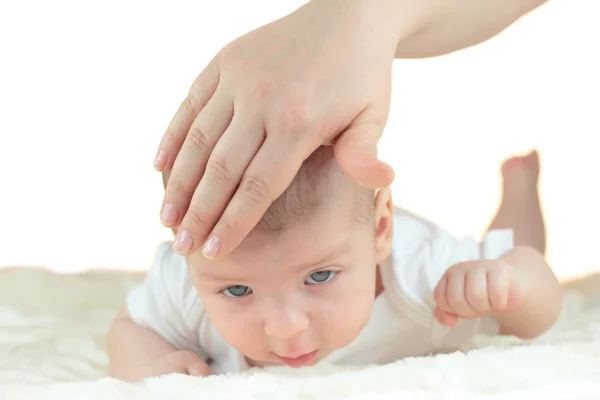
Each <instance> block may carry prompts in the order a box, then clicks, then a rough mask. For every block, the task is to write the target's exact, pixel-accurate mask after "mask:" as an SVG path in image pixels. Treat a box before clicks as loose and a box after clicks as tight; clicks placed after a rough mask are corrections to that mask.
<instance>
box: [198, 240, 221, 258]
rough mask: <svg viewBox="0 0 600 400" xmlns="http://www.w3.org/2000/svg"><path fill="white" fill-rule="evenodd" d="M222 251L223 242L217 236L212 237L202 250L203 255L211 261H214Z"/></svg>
mask: <svg viewBox="0 0 600 400" xmlns="http://www.w3.org/2000/svg"><path fill="white" fill-rule="evenodd" d="M219 250H221V241H220V240H219V238H218V237H216V236H215V235H210V236H209V238H208V240H207V241H206V243H204V249H202V255H203V256H204V257H205V258H208V259H209V260H212V259H213V258H215V257H216V256H217V254H218V253H219Z"/></svg>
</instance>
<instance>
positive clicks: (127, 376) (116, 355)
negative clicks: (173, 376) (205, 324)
mask: <svg viewBox="0 0 600 400" xmlns="http://www.w3.org/2000/svg"><path fill="white" fill-rule="evenodd" d="M107 342H108V343H107V348H108V357H109V360H110V366H109V374H110V376H111V377H113V378H117V379H121V380H125V381H130V382H131V381H137V380H140V379H142V378H146V377H150V376H159V375H163V374H168V373H181V374H187V375H195V376H207V375H210V374H211V370H210V368H209V367H208V364H207V363H206V362H205V361H204V360H202V359H201V358H200V357H198V355H196V354H194V353H192V352H190V351H178V350H177V349H175V348H174V347H173V346H172V345H171V344H170V343H169V342H167V341H166V340H165V339H164V338H162V337H161V336H159V335H158V334H156V333H155V332H153V331H152V330H150V329H147V328H144V327H141V326H139V325H137V324H136V323H135V322H133V320H132V319H131V318H130V317H129V313H128V312H127V308H126V307H124V308H123V309H122V310H121V312H120V313H119V314H118V315H117V317H116V318H115V319H114V321H113V322H112V325H111V327H110V329H109V332H108V339H107Z"/></svg>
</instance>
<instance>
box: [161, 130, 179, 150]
mask: <svg viewBox="0 0 600 400" xmlns="http://www.w3.org/2000/svg"><path fill="white" fill-rule="evenodd" d="M180 140H181V139H180ZM175 142H177V135H175V133H173V131H172V130H171V129H167V130H166V131H165V134H164V135H163V147H169V146H171V145H172V144H173V143H175ZM179 143H181V142H179Z"/></svg>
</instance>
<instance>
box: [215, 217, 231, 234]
mask: <svg viewBox="0 0 600 400" xmlns="http://www.w3.org/2000/svg"><path fill="white" fill-rule="evenodd" d="M219 225H220V229H221V230H223V231H225V232H226V234H227V232H234V231H235V228H234V226H233V225H232V224H231V222H229V218H227V217H226V216H223V217H222V218H221V220H220V221H219Z"/></svg>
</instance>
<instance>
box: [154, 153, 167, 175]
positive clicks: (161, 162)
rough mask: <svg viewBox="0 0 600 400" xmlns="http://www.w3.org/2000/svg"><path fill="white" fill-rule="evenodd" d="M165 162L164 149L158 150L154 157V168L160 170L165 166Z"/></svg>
mask: <svg viewBox="0 0 600 400" xmlns="http://www.w3.org/2000/svg"><path fill="white" fill-rule="evenodd" d="M166 163H167V155H166V154H165V152H164V151H162V150H158V153H156V158H155V159H154V168H156V169H157V170H159V171H160V170H162V169H163V168H164V167H165V164H166Z"/></svg>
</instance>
